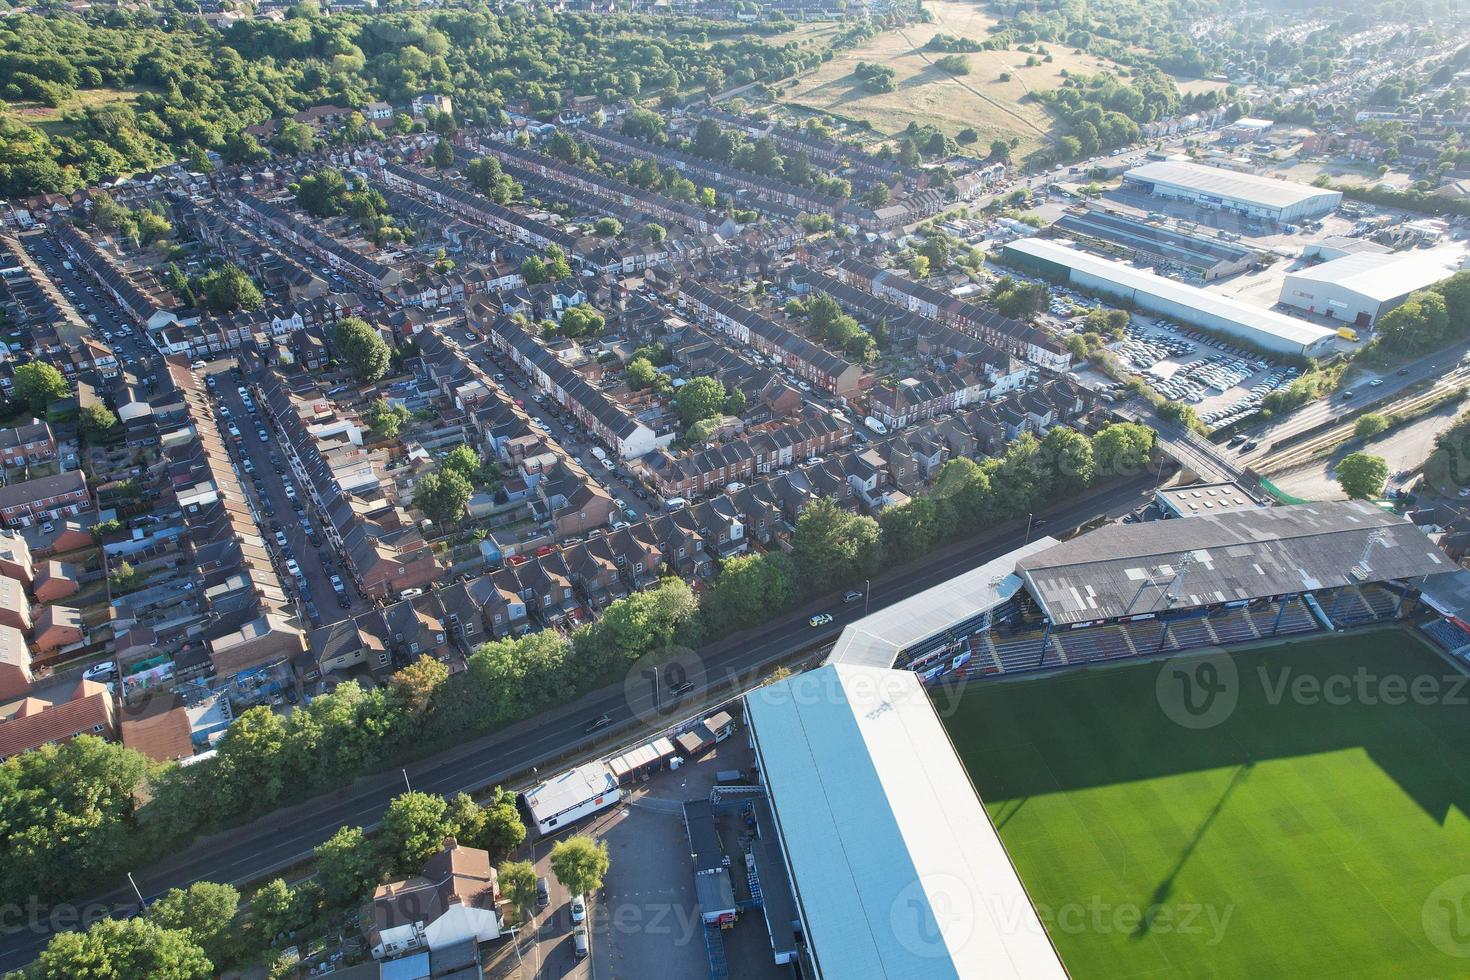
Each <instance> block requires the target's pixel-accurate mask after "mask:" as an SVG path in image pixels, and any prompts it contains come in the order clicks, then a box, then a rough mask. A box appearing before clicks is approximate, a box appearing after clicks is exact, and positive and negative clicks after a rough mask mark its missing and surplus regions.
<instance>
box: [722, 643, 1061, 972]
mask: <svg viewBox="0 0 1470 980" xmlns="http://www.w3.org/2000/svg"><path fill="white" fill-rule="evenodd" d="M746 712H747V716H748V718H749V720H750V733H751V740H752V742H753V744H754V747H755V754H756V765H757V767H758V768H759V771H760V774H761V780H762V782H763V783H764V784H765V786H766V787H767V789H768V790H769V793H770V804H771V811H772V814H773V816H774V818H775V824H776V835H775V836H776V838H777V842H778V843H779V846H780V849H781V853H782V855H783V857H784V858H785V863H786V865H787V867H788V868H789V870H790V875H791V881H792V885H793V887H792V893H793V894H794V896H795V899H796V914H797V918H798V919H799V921H800V923H801V935H802V937H803V941H804V944H805V954H806V961H805V962H809V963H810V965H811V967H812V970H813V975H814V976H815V977H817V978H818V980H884V978H888V980H891V978H894V977H923V978H926V980H945V978H959V977H985V978H987V980H1006V978H1016V980H1023V978H1024V980H1047V978H1056V980H1062V978H1065V977H1066V975H1067V973H1066V970H1065V969H1064V968H1063V966H1062V962H1061V959H1060V957H1059V956H1058V955H1057V951H1056V949H1055V948H1054V947H1053V946H1052V943H1051V940H1050V938H1049V937H1048V936H1047V933H1046V930H1045V928H1043V926H1042V924H1041V919H1040V917H1039V916H1038V915H1037V912H1036V909H1035V907H1034V906H1033V905H1032V903H1031V899H1030V897H1029V896H1028V895H1027V894H1026V889H1025V887H1024V886H1023V885H1022V883H1021V879H1020V877H1019V876H1018V875H1017V873H1016V869H1015V867H1014V866H1012V864H1011V862H1010V858H1009V857H1008V856H1007V854H1006V852H1005V848H1004V847H1003V846H1002V845H1001V842H1000V837H999V835H998V834H997V833H996V830H995V826H994V824H992V823H991V821H990V818H989V816H988V815H987V814H986V812H985V808H984V807H983V806H982V805H981V803H980V799H979V798H978V797H977V796H976V795H975V790H974V788H973V787H972V786H971V784H970V779H969V777H968V776H967V775H966V773H965V770H964V767H963V766H962V765H961V764H960V760H959V759H958V757H956V755H955V752H954V748H953V746H952V745H951V744H950V741H949V737H948V735H947V734H946V733H945V730H944V727H943V725H941V724H940V721H939V716H938V715H937V714H936V713H935V711H934V707H933V705H932V704H931V703H930V701H929V697H928V695H927V694H926V693H925V692H924V689H923V686H922V685H921V684H920V682H919V678H918V676H917V675H915V674H913V673H912V672H910V671H906V670H890V669H886V668H878V667H863V666H854V665H851V664H828V665H827V666H825V667H821V668H819V669H817V670H814V671H809V672H807V673H803V674H798V675H796V676H795V677H790V678H788V679H786V680H783V681H780V682H778V683H775V684H771V685H768V686H766V687H762V688H758V689H757V690H755V691H752V692H751V693H750V694H748V695H747V696H746Z"/></svg>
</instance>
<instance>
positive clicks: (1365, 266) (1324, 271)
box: [1282, 248, 1465, 303]
mask: <svg viewBox="0 0 1470 980" xmlns="http://www.w3.org/2000/svg"><path fill="white" fill-rule="evenodd" d="M1464 258H1465V257H1464V254H1463V253H1461V252H1460V250H1459V249H1453V248H1436V249H1431V250H1428V251H1413V252H1399V253H1398V254H1395V255H1379V254H1375V253H1373V252H1355V253H1350V254H1348V255H1344V256H1342V257H1341V258H1336V259H1332V260H1331V261H1329V262H1323V263H1321V264H1320V265H1314V266H1312V267H1311V268H1308V269H1302V270H1300V271H1298V272H1292V273H1289V274H1288V275H1287V277H1286V278H1287V281H1289V282H1290V281H1296V282H1311V283H1318V284H1320V285H1324V286H1329V285H1330V286H1338V287H1341V288H1342V289H1346V290H1350V291H1351V292H1354V293H1357V294H1358V295H1360V296H1365V297H1367V298H1368V299H1372V300H1377V301H1378V302H1380V303H1386V302H1388V301H1390V300H1395V299H1398V298H1399V297H1400V296H1407V295H1408V294H1409V293H1412V292H1414V291H1415V290H1419V289H1427V288H1429V287H1430V286H1433V285H1434V284H1435V283H1437V282H1441V281H1443V280H1445V279H1448V278H1449V277H1450V276H1452V275H1454V273H1455V271H1456V270H1457V269H1459V268H1460V265H1461V263H1462V262H1463V261H1464ZM1286 288H1287V287H1286V286H1285V285H1283V286H1282V296H1283V298H1284V297H1285V296H1286Z"/></svg>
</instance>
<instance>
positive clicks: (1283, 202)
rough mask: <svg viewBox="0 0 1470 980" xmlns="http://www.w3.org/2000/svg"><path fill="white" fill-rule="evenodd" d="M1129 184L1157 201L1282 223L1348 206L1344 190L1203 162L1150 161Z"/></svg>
mask: <svg viewBox="0 0 1470 980" xmlns="http://www.w3.org/2000/svg"><path fill="white" fill-rule="evenodd" d="M1123 183H1124V186H1126V187H1131V188H1133V189H1135V190H1140V191H1143V192H1144V193H1147V194H1152V195H1153V196H1155V197H1161V198H1169V199H1172V200H1177V201H1186V202H1188V203H1191V204H1196V205H1199V206H1200V207H1204V208H1210V209H1212V210H1216V211H1226V212H1230V213H1233V214H1239V215H1244V216H1246V217H1251V218H1257V219H1261V220H1265V221H1270V222H1274V223H1276V224H1284V223H1287V222H1292V221H1309V220H1311V219H1312V218H1320V217H1321V216H1322V215H1324V214H1331V213H1332V212H1333V211H1334V210H1336V209H1337V206H1338V205H1339V204H1340V203H1342V192H1341V191H1330V190H1325V189H1323V188H1321V187H1309V186H1307V185H1306V184H1298V183H1294V182H1292V181H1289V180H1277V179H1276V178H1274V177H1261V176H1259V175H1257V174H1246V173H1233V172H1231V171H1228V170H1222V169H1220V168H1218V167H1206V166H1202V165H1200V164H1197V163H1178V162H1175V161H1160V162H1157V163H1145V164H1144V165H1143V166H1141V167H1134V168H1133V169H1132V170H1130V171H1128V172H1127V173H1126V174H1124V175H1123Z"/></svg>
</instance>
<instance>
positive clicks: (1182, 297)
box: [1001, 238, 1336, 357]
mask: <svg viewBox="0 0 1470 980" xmlns="http://www.w3.org/2000/svg"><path fill="white" fill-rule="evenodd" d="M1001 259H1002V261H1003V262H1006V263H1009V264H1013V265H1015V266H1017V267H1019V268H1023V269H1026V270H1029V271H1032V272H1035V273H1038V274H1040V275H1042V276H1045V277H1047V278H1049V279H1052V280H1054V281H1057V282H1061V283H1065V284H1068V285H1071V286H1074V287H1076V288H1078V289H1081V290H1083V291H1085V292H1090V293H1097V294H1100V295H1105V296H1109V297H1112V298H1115V299H1119V300H1122V301H1123V302H1126V303H1130V304H1132V305H1133V306H1134V307H1136V308H1137V309H1140V310H1144V311H1146V312H1149V313H1155V314H1158V315H1159V316H1163V317H1167V318H1169V319H1171V320H1174V321H1177V322H1179V323H1183V324H1186V325H1188V326H1192V327H1197V328H1199V329H1202V330H1210V331H1214V332H1216V333H1222V334H1227V335H1229V336H1231V337H1235V338H1238V339H1239V340H1243V341H1245V342H1246V343H1249V344H1252V345H1254V346H1255V347H1258V348H1260V349H1262V350H1265V351H1269V352H1271V353H1274V354H1289V355H1295V356H1301V357H1321V356H1322V355H1324V354H1326V353H1328V351H1330V350H1331V348H1332V345H1333V340H1334V339H1335V337H1336V333H1335V332H1334V331H1332V330H1329V329H1327V328H1326V327H1321V326H1318V325H1316V324H1314V323H1308V322H1306V321H1305V320H1298V319H1295V318H1293V317H1289V316H1284V315H1283V314H1280V313H1276V312H1274V311H1272V310H1263V309H1261V308H1260V307H1256V306H1251V305H1250V304H1248V303H1244V302H1241V301H1240V300H1237V299H1233V298H1231V297H1229V296H1222V295H1220V294H1218V293H1212V292H1209V291H1207V290H1204V289H1201V288H1199V287H1198V286H1191V285H1189V284H1188V283H1182V282H1176V281H1174V280H1172V279H1166V278H1164V277H1163V276H1160V275H1157V274H1156V273H1153V272H1150V271H1148V270H1146V269H1139V268H1136V267H1134V266H1131V265H1127V264H1125V263H1123V262H1118V261H1115V260H1113V259H1104V258H1100V257H1099V256H1096V255H1091V254H1089V253H1087V252H1083V251H1081V250H1080V249H1077V248H1073V247H1071V246H1069V245H1066V244H1063V243H1060V242H1055V241H1049V240H1046V239H1037V238H1028V239H1018V240H1016V241H1013V242H1009V243H1007V244H1006V245H1005V246H1004V247H1003V248H1002V249H1001Z"/></svg>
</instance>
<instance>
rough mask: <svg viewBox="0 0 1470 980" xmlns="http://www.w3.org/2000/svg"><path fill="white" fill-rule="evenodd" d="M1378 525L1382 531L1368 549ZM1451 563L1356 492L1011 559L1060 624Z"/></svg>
mask: <svg viewBox="0 0 1470 980" xmlns="http://www.w3.org/2000/svg"><path fill="white" fill-rule="evenodd" d="M1375 531H1379V532H1380V534H1379V536H1378V540H1377V542H1376V543H1374V544H1373V545H1372V547H1371V548H1370V547H1368V543H1369V537H1370V535H1372V534H1373V532H1375ZM1360 563H1361V564H1362V566H1363V567H1362V568H1361V569H1360V568H1359V566H1360ZM1453 568H1454V563H1453V562H1451V561H1450V560H1449V558H1447V557H1446V556H1445V555H1444V553H1443V552H1441V551H1440V550H1439V548H1438V546H1436V545H1435V544H1434V542H1432V541H1430V540H1429V538H1428V536H1426V535H1425V534H1424V533H1423V532H1422V531H1420V530H1419V529H1418V528H1416V527H1415V526H1414V525H1413V524H1411V523H1410V522H1408V521H1406V520H1404V519H1403V518H1401V517H1397V516H1395V515H1394V514H1390V513H1388V512H1387V511H1384V510H1382V509H1381V508H1378V507H1375V506H1373V505H1372V504H1370V503H1367V502H1365V501H1360V500H1355V501H1340V502H1332V503H1314V504H1298V505H1296V506H1291V507H1271V508H1262V509H1254V510H1235V511H1227V512H1225V513H1223V514H1208V515H1204V516H1199V517H1181V518H1178V519H1176V520H1169V521H1149V522H1145V523H1143V524H1110V525H1107V526H1105V527H1101V528H1098V529H1097V530H1096V531H1093V532H1091V533H1089V534H1084V535H1081V536H1080V537H1076V538H1073V539H1072V540H1071V541H1067V542H1065V543H1063V544H1059V545H1057V546H1056V547H1054V548H1051V549H1049V550H1047V551H1044V552H1042V553H1041V554H1038V555H1034V556H1032V557H1030V558H1026V559H1023V560H1022V561H1021V562H1019V563H1018V564H1017V566H1016V570H1017V572H1019V573H1020V575H1021V576H1022V577H1023V578H1024V579H1025V580H1026V585H1027V589H1028V590H1029V591H1030V592H1031V595H1032V596H1033V597H1034V598H1035V599H1036V600H1037V602H1039V603H1040V604H1041V607H1042V610H1043V611H1044V612H1045V613H1046V615H1047V616H1048V618H1050V619H1051V621H1052V622H1053V623H1057V624H1068V623H1082V622H1091V621H1094V620H1103V619H1114V618H1118V617H1123V616H1138V615H1143V614H1145V613H1158V612H1165V611H1168V610H1170V609H1188V608H1191V607H1194V606H1205V605H1212V604H1215V603H1221V602H1231V601H1236V600H1246V599H1256V598H1262V597H1265V596H1274V595H1282V594H1286V593H1295V592H1302V591H1306V590H1315V589H1330V588H1335V587H1338V586H1344V585H1357V584H1362V583H1364V582H1382V581H1389V580H1393V579H1405V578H1416V577H1419V576H1422V575H1431V574H1434V573H1436V572H1444V571H1450V570H1452V569H1453Z"/></svg>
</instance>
